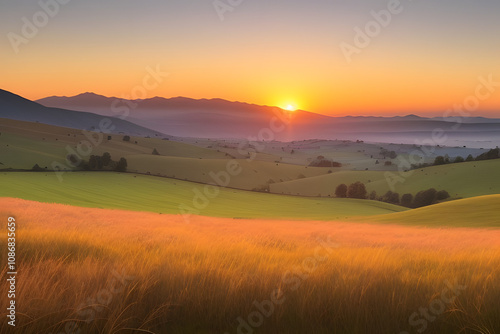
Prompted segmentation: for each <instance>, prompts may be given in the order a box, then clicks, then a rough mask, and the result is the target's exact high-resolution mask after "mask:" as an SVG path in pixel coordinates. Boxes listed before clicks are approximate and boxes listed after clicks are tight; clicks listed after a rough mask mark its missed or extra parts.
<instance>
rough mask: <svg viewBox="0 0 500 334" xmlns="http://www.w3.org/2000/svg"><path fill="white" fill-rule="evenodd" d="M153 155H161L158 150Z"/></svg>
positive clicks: (154, 150)
mask: <svg viewBox="0 0 500 334" xmlns="http://www.w3.org/2000/svg"><path fill="white" fill-rule="evenodd" d="M151 154H153V155H160V153H159V152H158V150H157V149H156V148H155V149H153V153H151Z"/></svg>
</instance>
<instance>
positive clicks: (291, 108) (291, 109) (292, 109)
mask: <svg viewBox="0 0 500 334" xmlns="http://www.w3.org/2000/svg"><path fill="white" fill-rule="evenodd" d="M283 109H285V110H288V111H295V110H297V107H295V106H294V105H293V104H287V105H286V107H285V108H283Z"/></svg>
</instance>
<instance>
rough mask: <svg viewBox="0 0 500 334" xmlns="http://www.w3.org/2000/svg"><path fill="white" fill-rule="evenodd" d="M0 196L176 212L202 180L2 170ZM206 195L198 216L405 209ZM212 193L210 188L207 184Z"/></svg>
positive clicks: (340, 215)
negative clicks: (59, 174) (206, 201)
mask: <svg viewBox="0 0 500 334" xmlns="http://www.w3.org/2000/svg"><path fill="white" fill-rule="evenodd" d="M0 184H2V187H0V197H15V198H22V199H27V200H34V201H40V202H50V203H63V204H69V205H75V206H83V207H97V208H114V209H127V210H136V211H152V212H161V213H169V214H179V213H181V212H180V209H179V205H186V206H188V207H193V199H194V198H195V195H196V194H197V193H198V192H201V193H204V192H205V187H206V186H205V185H203V184H197V183H191V182H185V181H179V180H174V179H167V178H159V177H153V176H146V175H133V174H119V173H112V172H87V173H84V172H68V173H66V174H64V176H63V182H59V181H58V179H57V178H56V176H55V175H54V174H53V173H45V172H39V173H34V172H2V173H0ZM215 189H218V190H219V194H218V196H216V197H214V198H212V199H210V200H209V201H208V203H203V200H200V203H201V204H202V205H203V204H206V207H204V208H202V209H200V210H198V212H196V213H197V214H200V215H205V216H214V217H235V218H276V219H281V218H283V219H285V218H289V219H290V218H291V219H318V220H330V219H331V220H335V219H336V220H338V219H346V218H348V217H354V216H369V215H378V214H386V213H390V212H399V211H404V210H405V209H404V208H402V207H399V206H394V205H390V204H386V203H381V202H376V201H361V200H351V199H330V198H318V199H316V198H303V197H294V196H281V195H274V194H265V193H256V192H248V191H241V190H233V189H226V188H215ZM211 190H212V191H213V192H215V190H214V188H212V189H211Z"/></svg>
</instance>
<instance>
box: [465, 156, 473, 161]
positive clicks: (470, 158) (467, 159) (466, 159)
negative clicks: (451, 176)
mask: <svg viewBox="0 0 500 334" xmlns="http://www.w3.org/2000/svg"><path fill="white" fill-rule="evenodd" d="M465 161H467V162H470V161H474V157H473V156H472V154H469V155H468V156H467V158H465Z"/></svg>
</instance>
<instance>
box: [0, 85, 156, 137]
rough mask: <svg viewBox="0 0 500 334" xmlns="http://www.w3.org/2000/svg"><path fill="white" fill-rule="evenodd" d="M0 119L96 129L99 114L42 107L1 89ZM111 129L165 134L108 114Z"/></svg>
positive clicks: (135, 132)
mask: <svg viewBox="0 0 500 334" xmlns="http://www.w3.org/2000/svg"><path fill="white" fill-rule="evenodd" d="M0 118H9V119H14V120H20V121H28V122H39V123H44V124H50V125H56V126H63V127H68V128H73V129H82V130H84V129H85V130H98V129H99V128H100V122H101V121H102V120H103V117H102V116H101V115H97V114H94V113H90V112H82V111H73V110H66V109H61V108H50V107H45V106H43V105H41V104H39V103H36V102H33V101H30V100H28V99H25V98H23V97H21V96H19V95H16V94H13V93H10V92H8V91H5V90H1V89H0ZM109 119H110V120H111V122H112V126H114V129H113V130H112V131H111V132H112V133H127V134H130V135H137V136H162V137H164V136H166V135H164V134H163V133H161V132H158V131H154V130H151V129H148V128H145V127H142V126H139V125H137V124H134V123H131V122H128V121H126V120H123V119H119V118H116V117H109Z"/></svg>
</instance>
